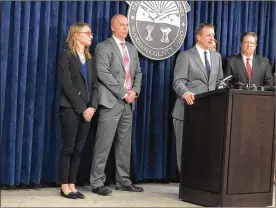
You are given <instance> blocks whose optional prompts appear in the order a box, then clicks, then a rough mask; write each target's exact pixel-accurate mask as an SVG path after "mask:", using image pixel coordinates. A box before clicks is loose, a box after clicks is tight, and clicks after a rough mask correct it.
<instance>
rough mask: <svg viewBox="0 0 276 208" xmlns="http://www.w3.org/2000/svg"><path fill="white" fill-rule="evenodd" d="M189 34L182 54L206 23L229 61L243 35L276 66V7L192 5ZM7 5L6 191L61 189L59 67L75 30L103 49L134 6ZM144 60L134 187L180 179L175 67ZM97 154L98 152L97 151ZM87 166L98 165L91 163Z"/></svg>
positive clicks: (82, 3) (3, 159) (100, 3)
mask: <svg viewBox="0 0 276 208" xmlns="http://www.w3.org/2000/svg"><path fill="white" fill-rule="evenodd" d="M189 4H190V6H191V11H190V12H189V13H188V28H187V35H186V39H185V42H184V44H183V45H182V47H181V49H180V51H183V50H186V49H188V48H191V47H192V46H193V44H194V29H195V27H196V26H197V25H198V24H199V23H201V22H209V23H212V24H214V25H215V26H216V29H215V32H216V39H217V40H218V50H219V52H220V53H221V54H222V56H224V57H225V56H230V55H232V54H233V53H237V52H239V51H240V48H239V39H240V36H241V34H242V33H243V32H245V31H254V32H257V34H258V46H257V54H258V55H262V56H266V57H268V58H269V59H270V61H271V64H272V63H274V61H275V34H276V33H275V28H276V24H275V22H276V18H275V11H276V3H275V2H272V1H271V2H269V1H266V2H265V1H262V2H256V1H254V2H253V1H252V2H214V1H213V2H212V1H208V2H203V1H201V2H200V1H198V2H194V1H190V2H189ZM0 6H1V184H7V185H18V184H32V183H34V184H39V183H41V182H42V181H52V182H58V177H57V175H58V174H57V170H58V169H57V166H58V158H59V151H60V130H59V120H58V95H59V94H58V91H57V84H58V83H57V81H56V65H57V58H58V54H59V53H60V52H61V51H62V50H63V47H64V41H65V38H66V35H67V32H68V29H69V27H70V25H71V24H72V23H73V22H75V21H84V22H87V23H88V24H90V25H91V27H92V30H93V33H94V40H93V46H92V47H91V48H92V49H91V51H93V49H94V48H95V45H96V44H97V43H99V42H101V41H103V40H105V39H106V38H108V37H110V35H111V30H110V19H111V17H112V16H113V15H115V14H117V13H121V14H124V15H127V9H128V5H127V4H126V3H125V2H123V1H121V2H115V1H112V2H109V1H77V2H74V1H68V2H60V1H44V2H40V1H17V2H16V1H12V2H9V1H5V2H0ZM176 56H177V54H175V55H174V56H172V57H171V58H168V59H166V60H164V61H152V60H148V59H147V58H145V57H143V56H140V63H141V68H142V72H143V81H142V91H141V94H140V97H139V99H138V106H137V111H136V112H134V123H133V136H132V141H133V143H132V159H131V167H132V168H131V169H132V178H133V179H134V180H137V181H139V180H145V179H170V180H175V179H176V177H177V171H176V156H175V138H174V133H173V128H172V117H171V111H172V108H173V105H174V102H175V94H174V92H173V90H172V87H171V84H172V77H173V67H174V62H175V58H176ZM91 149H92V147H91ZM87 160H90V158H88V159H87Z"/></svg>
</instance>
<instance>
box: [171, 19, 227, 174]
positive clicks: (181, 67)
mask: <svg viewBox="0 0 276 208" xmlns="http://www.w3.org/2000/svg"><path fill="white" fill-rule="evenodd" d="M214 28H215V27H214V26H213V25H211V24H207V23H201V24H200V25H199V26H198V27H197V28H196V30H195V38H196V45H195V46H194V47H193V48H191V49H189V50H187V51H184V52H181V53H180V54H179V55H178V57H177V60H176V64H175V68H174V77H173V89H174V91H175V92H176V94H177V100H176V103H175V106H174V109H173V113H172V116H173V125H174V131H175V136H176V155H177V166H178V170H179V172H180V170H181V150H182V137H183V120H184V105H185V104H188V105H192V104H194V102H195V101H194V95H195V94H199V93H203V92H208V91H211V90H214V89H215V88H216V85H217V83H218V82H219V80H220V79H222V78H223V72H222V64H221V55H220V54H219V53H217V52H215V51H212V50H209V49H210V48H211V47H212V44H213V41H214V36H215V32H214Z"/></svg>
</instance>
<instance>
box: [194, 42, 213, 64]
mask: <svg viewBox="0 0 276 208" xmlns="http://www.w3.org/2000/svg"><path fill="white" fill-rule="evenodd" d="M196 49H197V51H198V53H199V56H200V58H201V61H202V63H203V66H204V67H206V66H205V54H204V52H205V51H206V52H207V59H208V61H209V64H210V67H212V62H211V55H210V51H209V49H207V50H204V49H202V48H201V47H200V46H199V45H198V44H196Z"/></svg>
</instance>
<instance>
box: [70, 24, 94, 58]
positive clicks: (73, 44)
mask: <svg viewBox="0 0 276 208" xmlns="http://www.w3.org/2000/svg"><path fill="white" fill-rule="evenodd" d="M85 26H87V27H89V28H90V25H89V24H87V23H84V22H75V23H74V24H72V25H71V27H70V29H69V32H68V36H67V38H66V43H67V46H68V48H69V50H70V51H71V52H73V53H77V49H78V45H77V39H76V38H75V34H76V33H78V32H80V30H81V29H82V28H83V27H85ZM84 53H85V55H86V56H87V57H88V58H89V59H91V57H92V56H91V54H90V53H89V46H85V47H84Z"/></svg>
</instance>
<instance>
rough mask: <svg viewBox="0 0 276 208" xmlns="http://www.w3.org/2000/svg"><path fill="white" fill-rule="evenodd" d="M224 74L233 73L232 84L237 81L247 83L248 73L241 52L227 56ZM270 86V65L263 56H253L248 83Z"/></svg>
mask: <svg viewBox="0 0 276 208" xmlns="http://www.w3.org/2000/svg"><path fill="white" fill-rule="evenodd" d="M225 67H226V68H225V70H224V72H225V74H224V76H225V77H226V76H229V75H233V77H232V81H231V82H232V84H235V83H237V82H242V83H249V78H248V74H247V71H246V68H245V65H244V62H243V59H242V55H241V54H234V55H232V56H230V57H228V58H227V61H226V64H225ZM253 84H255V85H256V86H272V75H271V66H270V64H269V61H268V59H267V58H265V57H261V56H257V55H254V56H253V63H252V77H251V80H250V85H253Z"/></svg>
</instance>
